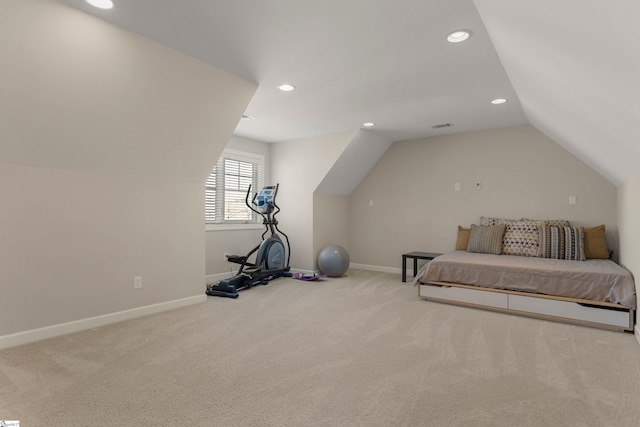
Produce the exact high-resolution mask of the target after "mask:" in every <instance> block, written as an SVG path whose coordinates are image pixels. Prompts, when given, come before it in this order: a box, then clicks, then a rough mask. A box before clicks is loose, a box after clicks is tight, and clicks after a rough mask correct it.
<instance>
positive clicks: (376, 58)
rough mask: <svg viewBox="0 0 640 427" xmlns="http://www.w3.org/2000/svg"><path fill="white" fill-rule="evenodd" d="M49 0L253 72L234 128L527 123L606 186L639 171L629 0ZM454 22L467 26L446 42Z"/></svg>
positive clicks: (398, 132)
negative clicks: (95, 1) (459, 37)
mask: <svg viewBox="0 0 640 427" xmlns="http://www.w3.org/2000/svg"><path fill="white" fill-rule="evenodd" d="M59 1H62V2H63V3H66V4H68V5H70V6H72V7H75V8H77V9H81V10H83V11H86V12H87V13H90V14H93V15H95V16H97V17H99V18H101V19H104V20H107V21H110V22H112V23H114V24H115V25H118V26H121V27H123V28H126V29H129V30H131V31H134V32H137V33H139V34H142V35H144V36H146V37H149V38H151V39H154V40H157V41H158V42H160V43H163V44H165V45H167V46H170V47H172V48H175V49H177V50H179V51H182V52H184V53H186V54H188V55H191V56H193V57H195V58H198V59H200V60H202V61H205V62H207V63H210V64H212V65H214V66H216V67H218V68H220V69H223V70H225V71H228V72H230V73H232V74H235V75H237V76H239V77H242V78H244V79H246V80H249V81H252V82H255V83H257V84H258V85H259V86H258V90H257V92H256V94H255V96H254V97H253V99H252V101H251V102H250V104H249V106H248V108H247V110H246V112H245V113H246V114H248V115H251V116H254V117H255V118H254V119H251V120H241V121H240V122H239V123H238V126H237V128H236V131H235V133H236V134H237V135H239V136H244V137H248V138H252V139H257V140H261V141H266V142H278V141H285V140H292V139H298V138H304V137H308V136H313V135H319V134H324V133H332V132H338V131H343V130H350V129H358V128H361V127H362V126H363V123H365V122H373V123H375V126H373V127H370V128H368V129H369V131H370V132H374V133H375V134H378V135H379V136H380V137H383V138H386V139H388V140H391V141H400V140H408V139H416V138H423V137H429V136H434V135H441V134H446V133H454V132H465V131H473V130H480V129H488V128H496V127H504V126H511V125H518V124H523V123H527V122H529V123H531V124H532V125H534V126H536V127H537V128H538V129H540V130H541V131H542V132H544V133H545V134H547V135H548V136H549V137H551V138H553V139H554V140H555V141H557V142H558V143H559V144H561V145H562V146H564V147H565V148H566V149H567V150H569V151H570V152H572V153H573V154H575V155H576V156H577V157H579V158H580V159H582V160H583V161H584V162H586V163H587V164H589V165H590V166H591V167H593V168H594V169H595V170H597V171H598V172H600V173H601V174H602V175H603V176H605V177H606V178H607V179H609V180H610V181H611V182H612V183H614V184H619V183H622V182H625V181H626V180H628V179H629V178H630V177H632V176H633V175H634V174H635V173H636V172H637V171H638V170H640V167H639V166H637V165H636V164H637V163H638V161H639V160H640V143H639V142H640V126H638V122H639V120H640V102H637V100H636V98H637V97H638V95H639V94H640V85H639V83H638V78H637V76H638V75H640V55H639V53H640V52H639V50H640V49H638V46H640V44H639V42H638V36H640V30H638V28H639V27H638V25H637V23H638V22H640V2H637V1H619V2H618V1H616V2H612V1H605V0H563V1H561V2H558V1H553V0H522V1H517V2H515V1H512V0H474V1H472V0H398V1H393V2H392V1H388V0H322V1H309V0H234V1H222V0H215V1H201V0H180V1H174V0H114V3H115V7H114V8H113V9H111V10H100V9H96V8H93V7H91V6H89V5H87V4H86V3H85V1H84V0H59ZM459 29H466V30H470V31H471V37H470V38H469V39H468V40H467V41H465V42H462V43H456V44H452V43H449V42H447V40H446V36H447V35H448V34H449V33H451V32H452V31H455V30H459ZM285 82H286V83H291V84H293V85H295V86H296V90H294V91H292V92H281V91H279V90H278V89H277V88H276V86H277V85H278V84H280V83H285ZM494 98H506V99H507V100H508V101H507V102H506V103H504V104H500V105H493V104H491V100H492V99H494ZM445 123H450V124H451V126H449V127H444V128H434V126H436V125H441V124H445Z"/></svg>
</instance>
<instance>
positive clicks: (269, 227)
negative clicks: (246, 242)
mask: <svg viewBox="0 0 640 427" xmlns="http://www.w3.org/2000/svg"><path fill="white" fill-rule="evenodd" d="M279 186H280V184H276V185H275V186H273V185H270V186H266V187H263V188H262V189H261V190H260V192H259V193H256V194H254V195H253V199H252V200H251V203H249V195H250V194H251V186H249V188H248V189H247V196H246V197H245V203H246V205H247V207H248V208H249V209H251V210H252V211H253V212H255V213H257V214H258V215H260V216H261V217H262V224H263V225H264V227H265V231H264V233H262V241H261V242H260V243H259V244H258V246H256V247H255V248H253V249H252V250H251V251H250V252H249V253H248V254H247V255H246V256H242V255H227V261H229V262H231V263H235V264H240V267H239V268H238V272H237V273H236V275H235V276H233V277H231V278H229V279H223V280H220V281H219V282H216V283H213V284H208V285H207V291H206V293H207V295H211V296H217V297H228V298H238V292H239V291H241V290H243V289H247V288H251V287H253V286H256V285H266V284H268V283H269V281H270V280H273V279H276V278H278V277H291V276H292V274H291V273H290V272H289V270H290V267H289V261H290V259H291V246H290V245H289V238H288V237H287V235H286V234H284V233H283V232H282V231H281V230H280V229H279V228H278V220H277V219H276V215H277V214H278V212H280V208H279V207H278V205H277V204H276V196H277V195H278V188H279ZM267 233H271V234H270V236H269V237H267V238H266V239H265V236H266V235H267ZM280 234H281V235H282V236H284V242H283V240H282V239H281V238H280ZM285 243H286V248H285ZM254 253H255V254H256V257H255V261H254V262H249V258H250V257H251V256H252V255H253V254H254Z"/></svg>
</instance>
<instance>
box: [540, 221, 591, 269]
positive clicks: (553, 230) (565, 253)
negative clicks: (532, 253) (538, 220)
mask: <svg viewBox="0 0 640 427" xmlns="http://www.w3.org/2000/svg"><path fill="white" fill-rule="evenodd" d="M538 256H539V257H540V258H552V259H567V260H572V261H584V260H585V256H584V229H583V228H582V227H553V226H548V225H546V226H543V227H540V249H539V251H538Z"/></svg>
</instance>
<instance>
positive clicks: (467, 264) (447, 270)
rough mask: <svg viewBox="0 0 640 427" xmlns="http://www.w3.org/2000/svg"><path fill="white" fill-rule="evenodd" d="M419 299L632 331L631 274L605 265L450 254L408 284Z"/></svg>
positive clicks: (633, 297)
mask: <svg viewBox="0 0 640 427" xmlns="http://www.w3.org/2000/svg"><path fill="white" fill-rule="evenodd" d="M414 284H416V285H417V286H418V287H419V296H420V297H421V298H424V299H427V300H431V301H436V302H447V303H453V304H459V305H465V306H470V307H478V308H485V309H491V310H496V311H501V312H508V313H514V314H522V315H527V316H533V317H538V318H544V319H548V320H557V321H563V322H570V323H576V324H582V325H587V326H595V327H601V328H606V329H614V330H621V331H632V330H633V325H634V320H635V319H634V314H635V309H636V294H635V285H634V281H633V278H632V276H631V274H630V273H629V272H628V271H627V270H625V269H624V268H622V267H621V266H619V265H618V264H616V263H615V262H613V261H611V260H608V259H587V260H585V261H570V260H564V259H547V258H537V257H524V256H510V255H494V254H486V253H472V252H467V251H462V250H457V251H453V252H450V253H447V254H444V255H441V256H439V257H436V258H435V259H433V260H432V261H431V262H429V263H427V264H426V265H424V266H423V267H422V268H421V269H420V271H419V272H418V274H417V275H416V277H415V279H414Z"/></svg>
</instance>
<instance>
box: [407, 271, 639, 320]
mask: <svg viewBox="0 0 640 427" xmlns="http://www.w3.org/2000/svg"><path fill="white" fill-rule="evenodd" d="M418 294H419V296H420V297H421V298H424V299H426V300H429V301H436V302H444V303H449V304H457V305H463V306H467V307H475V308H483V309H488V310H493V311H500V312H504V313H512V314H519V315H524V316H530V317H536V318H540V319H547V320H555V321H560V322H565V323H573V324H578V325H585V326H593V327H597V328H604V329H612V330H617V331H633V325H634V310H633V308H630V307H625V306H622V305H619V304H613V303H608V302H598V301H591V300H583V299H576V298H566V297H558V296H551V295H542V294H531V293H527V292H518V291H508V290H504V289H493V288H482V287H478V286H469V285H460V284H453V283H446V282H430V283H426V284H425V283H420V284H419V290H418Z"/></svg>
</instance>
